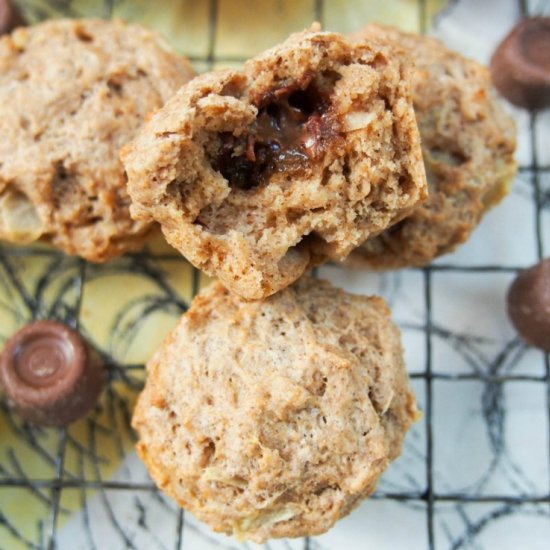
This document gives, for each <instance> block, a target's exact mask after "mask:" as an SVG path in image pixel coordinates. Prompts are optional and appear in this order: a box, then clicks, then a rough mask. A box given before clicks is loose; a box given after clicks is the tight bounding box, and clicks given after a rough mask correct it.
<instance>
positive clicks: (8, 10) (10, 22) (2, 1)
mask: <svg viewBox="0 0 550 550" xmlns="http://www.w3.org/2000/svg"><path fill="white" fill-rule="evenodd" d="M24 24H25V21H24V20H23V17H21V14H20V13H19V11H18V10H17V8H16V7H15V6H14V4H13V2H10V1H9V0H0V35H2V34H6V33H9V32H11V31H12V30H13V29H15V27H20V26H21V25H24Z"/></svg>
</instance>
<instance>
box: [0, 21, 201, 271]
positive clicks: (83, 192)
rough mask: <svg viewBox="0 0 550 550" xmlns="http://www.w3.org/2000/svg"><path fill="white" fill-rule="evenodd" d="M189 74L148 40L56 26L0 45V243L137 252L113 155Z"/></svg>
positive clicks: (85, 252) (134, 31)
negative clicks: (0, 240)
mask: <svg viewBox="0 0 550 550" xmlns="http://www.w3.org/2000/svg"><path fill="white" fill-rule="evenodd" d="M192 75H193V71H192V69H191V66H190V65H189V63H188V62H187V60H185V59H183V58H182V57H179V56H177V55H176V54H175V53H173V52H172V51H171V50H170V49H169V47H168V46H167V44H165V42H164V41H163V40H162V39H161V38H160V37H159V36H157V35H156V34H154V33H152V32H150V31H148V30H146V29H144V28H141V27H139V26H135V25H126V24H124V23H122V22H120V21H112V22H111V21H100V20H80V21H78V20H70V21H69V20H57V21H48V22H46V23H41V24H39V25H36V26H34V27H27V28H20V29H17V30H16V31H14V32H13V33H12V34H11V35H7V36H5V37H3V38H2V39H0V238H1V239H5V240H7V241H11V242H15V243H30V242H33V241H36V240H38V239H40V240H42V241H46V242H49V243H52V244H53V245H55V246H57V247H59V248H61V249H62V250H64V251H65V252H66V253H68V254H77V255H79V256H82V257H84V258H86V259H88V260H91V261H104V260H107V259H109V258H112V257H114V256H117V255H119V254H121V253H123V252H124V251H126V250H132V249H136V248H138V247H140V246H141V245H142V243H143V241H144V238H145V234H146V233H147V231H148V230H149V229H150V227H151V224H150V223H149V222H144V221H134V220H132V219H131V217H130V212H129V203H130V199H129V197H128V193H127V190H126V176H125V173H124V169H123V167H122V165H121V163H120V160H119V158H118V150H119V148H120V147H121V146H122V145H124V144H125V143H127V142H128V141H129V140H130V139H131V138H133V137H134V136H135V134H136V133H137V130H138V128H139V127H140V126H141V124H142V123H143V121H144V119H145V117H146V116H147V115H148V114H150V113H151V112H152V111H154V110H155V109H158V108H159V107H161V106H162V105H163V104H164V102H165V101H166V100H167V99H168V98H169V97H170V96H171V95H172V94H173V93H174V92H175V91H176V90H177V89H178V88H179V87H180V86H181V85H182V84H184V83H185V82H187V81H188V80H189V79H190V78H191V76H192Z"/></svg>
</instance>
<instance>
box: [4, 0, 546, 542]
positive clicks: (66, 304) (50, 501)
mask: <svg viewBox="0 0 550 550" xmlns="http://www.w3.org/2000/svg"><path fill="white" fill-rule="evenodd" d="M220 1H222V0H220ZM328 1H329V0H327V2H324V1H323V0H315V1H314V2H312V13H311V18H312V19H314V20H317V21H320V22H321V23H323V18H324V14H325V9H326V5H325V4H326V3H328ZM428 2H429V0H418V5H417V9H418V21H419V27H420V28H419V29H418V30H419V31H420V32H425V30H426V28H427V27H428V23H429V21H428V19H429V15H428ZM29 4H30V5H31V7H30V8H29V7H28V6H27V8H28V9H31V8H32V4H33V3H32V2H29ZM52 4H57V5H58V7H59V9H60V10H61V11H62V12H63V13H65V14H68V15H69V16H79V15H80V14H79V12H78V11H77V9H76V8H74V6H73V3H72V2H52ZM115 4H116V1H115V0H105V1H104V2H103V5H102V14H101V15H102V16H104V17H107V18H108V17H110V16H111V15H112V13H113V8H114V6H115ZM519 5H520V10H521V13H522V14H523V15H528V14H529V13H530V8H532V6H531V5H530V4H528V2H527V1H525V0H522V1H520V2H519ZM541 5H542V4H541ZM534 9H535V11H536V10H537V9H538V8H537V7H536V6H535V8H534ZM532 12H533V10H531V13H532ZM219 13H220V2H219V1H218V0H209V1H208V14H209V15H208V24H207V26H206V31H205V32H206V33H207V40H208V46H207V53H206V55H193V54H192V55H189V57H190V58H191V60H192V61H193V62H195V63H196V64H197V65H199V66H201V67H204V68H207V69H208V68H212V67H213V66H214V65H215V64H217V63H230V64H235V63H236V64H238V63H241V62H243V61H244V58H243V57H240V56H226V57H224V56H219V55H216V42H217V35H216V30H217V28H218V17H219ZM45 15H46V14H44V13H42V12H40V10H39V8H36V12H35V18H36V19H42V18H44V17H45ZM537 116H538V115H537V114H535V113H533V114H531V115H530V121H529V133H530V139H531V151H532V153H531V158H530V162H529V163H528V164H526V165H523V166H520V175H521V176H522V177H524V178H526V179H527V180H528V181H529V183H530V185H531V186H532V197H533V201H534V212H535V215H534V220H533V230H534V233H535V239H536V254H537V257H538V258H539V259H540V258H542V257H543V254H544V242H543V221H542V215H543V210H544V209H545V208H548V207H549V205H550V189H549V190H545V189H544V188H543V181H542V179H543V177H544V176H546V175H548V174H549V173H550V166H542V165H540V164H539V158H538V153H537V151H538V148H537V144H536V140H537V135H536V131H535V129H536V125H537ZM121 262H122V264H121V267H120V268H119V267H112V266H109V265H108V266H104V267H98V266H93V265H90V264H87V263H86V262H84V261H82V260H77V259H70V258H63V257H62V256H61V255H60V254H59V253H57V252H55V251H53V250H51V249H46V248H36V247H34V248H15V247H10V246H7V245H3V246H1V247H0V267H1V278H2V279H1V280H2V284H3V285H4V286H5V287H9V288H10V289H12V290H11V291H10V292H12V293H13V297H14V300H19V301H21V302H22V304H23V308H24V310H25V311H26V312H27V314H28V316H27V317H25V315H23V316H22V315H17V313H15V315H16V317H17V324H22V323H23V322H26V321H28V320H30V319H36V318H41V317H48V318H57V319H60V320H62V321H65V322H68V323H70V324H72V325H73V326H75V327H77V328H79V329H81V330H83V331H84V332H85V331H86V327H85V326H83V323H82V311H83V300H84V292H83V291H84V289H85V287H86V285H87V284H89V283H90V281H91V282H93V281H97V280H100V279H101V277H104V276H115V275H116V274H117V273H118V271H117V270H120V271H124V272H139V273H141V274H143V275H144V276H146V277H148V278H149V279H150V280H151V281H153V282H154V283H155V285H156V290H155V292H156V294H155V297H154V298H151V299H150V300H146V301H145V303H143V302H139V303H138V302H137V301H136V302H133V303H132V304H131V305H130V306H129V308H130V309H131V308H132V307H134V306H135V307H137V311H136V312H134V313H133V315H134V317H133V319H134V321H133V322H130V321H128V319H127V318H125V317H124V315H127V314H128V311H126V313H125V314H124V315H121V316H120V317H119V318H118V319H117V322H116V323H115V324H117V325H118V326H122V327H123V329H121V330H125V331H127V332H128V331H132V330H133V331H134V334H135V331H138V330H139V329H140V326H139V324H140V322H141V321H142V320H143V319H144V317H146V316H147V314H149V313H151V312H154V311H158V310H160V309H162V310H163V311H164V310H166V309H168V310H170V311H171V314H172V317H173V318H175V317H177V316H178V315H180V314H181V313H182V312H184V311H185V310H186V308H187V304H188V303H189V301H190V299H191V298H192V296H193V295H195V294H196V293H197V292H198V290H199V287H200V286H201V284H202V282H203V281H202V279H201V275H200V274H199V273H198V272H197V271H196V270H192V273H191V274H190V280H191V288H189V289H186V290H185V291H183V292H181V293H178V292H177V291H175V290H174V289H173V288H172V286H171V285H170V284H168V283H167V282H166V271H170V269H173V266H174V265H176V264H179V265H180V267H181V269H184V270H189V271H190V270H191V268H190V266H189V265H188V264H187V263H186V262H185V260H184V259H182V258H180V257H179V256H177V255H173V254H171V253H163V254H155V253H150V252H149V251H145V252H143V253H139V254H131V255H129V256H128V257H127V258H125V259H124V260H122V261H121ZM31 264H32V265H36V264H39V266H40V269H41V270H42V271H41V273H39V275H38V277H37V279H36V280H37V283H36V284H35V285H34V286H33V287H32V289H31V290H29V289H28V288H27V287H26V285H25V281H24V278H23V279H22V277H21V274H22V273H23V275H24V274H25V273H26V272H28V271H29V270H31V271H32V270H33V269H34V268H33V267H32V265H31ZM167 265H170V266H171V267H169V268H167V267H166V266H167ZM523 267H525V266H504V265H498V264H494V265H476V266H469V265H464V266H461V265H458V264H452V265H451V264H442V263H438V264H436V265H433V266H430V267H426V268H423V269H419V270H416V271H417V273H418V275H419V277H420V278H421V280H422V295H423V297H422V300H423V304H424V308H425V309H424V311H425V318H424V319H423V321H422V322H421V323H420V324H419V326H418V327H417V328H418V329H419V330H420V331H421V333H422V335H423V336H422V337H423V341H424V343H423V346H424V351H425V364H424V369H423V370H422V371H420V372H414V373H412V374H411V378H412V379H413V381H417V383H418V384H421V385H423V392H424V395H425V402H424V406H423V409H424V410H423V412H424V417H423V423H424V429H425V434H426V437H425V449H424V450H423V457H424V458H425V462H424V464H425V465H424V476H425V488H423V489H421V490H409V491H403V490H399V491H392V490H385V489H384V488H382V489H379V490H378V491H377V492H376V493H375V494H374V495H373V496H372V499H373V500H375V501H395V502H399V503H405V504H406V503H409V504H411V505H413V506H414V505H416V504H418V505H421V506H422V507H425V509H426V514H425V518H426V521H425V531H426V546H427V548H429V549H430V550H432V549H435V548H436V547H437V548H442V547H443V545H440V544H439V543H437V541H436V536H435V529H434V523H435V513H436V508H437V506H438V505H439V504H440V503H452V504H457V505H458V504H460V505H461V504H472V503H478V504H498V505H499V508H498V510H497V512H496V514H500V515H506V514H507V513H509V512H510V510H512V509H514V508H516V507H521V506H524V505H536V506H537V510H539V511H541V510H542V513H544V514H546V515H547V516H548V515H549V511H550V486H549V487H544V488H542V489H541V490H533V491H531V492H529V493H525V492H518V493H517V494H497V493H483V494H479V495H477V494H471V493H468V492H454V491H441V490H439V489H438V488H436V486H435V484H434V445H435V431H434V414H433V408H434V406H433V402H434V394H435V389H434V383H435V382H436V381H438V380H443V381H448V382H458V381H468V380H473V381H480V382H482V383H483V384H484V385H485V386H486V387H490V388H492V389H493V390H494V391H497V392H498V391H499V390H500V389H501V388H502V386H503V384H505V383H508V382H524V383H530V384H537V385H542V386H544V387H545V394H546V416H547V428H546V436H547V437H546V440H545V441H544V442H542V441H541V442H539V444H540V445H546V447H547V449H546V451H547V456H548V457H550V428H549V426H550V364H549V358H548V356H546V355H543V354H540V357H539V358H538V359H537V361H542V362H543V369H544V370H543V372H542V374H529V373H527V374H526V373H521V374H514V373H513V372H510V371H507V372H502V370H501V369H499V368H498V367H499V365H501V364H502V362H503V361H504V360H505V359H507V358H509V356H510V355H511V354H514V353H515V354H517V353H518V350H523V349H524V347H523V346H522V344H521V343H520V342H519V340H517V339H515V340H514V341H513V342H511V344H510V345H508V346H506V347H505V348H504V349H503V350H502V353H501V354H500V355H498V356H497V358H496V359H495V361H494V363H493V364H492V367H493V368H489V369H488V370H487V371H484V372H474V373H459V374H455V373H448V372H443V371H442V372H440V371H439V369H438V368H437V367H438V365H437V364H436V360H435V358H434V337H435V335H436V332H437V330H439V329H438V327H437V326H436V325H435V324H434V320H433V311H434V300H435V298H434V291H433V279H434V276H437V275H438V274H439V273H454V274H458V275H460V274H466V273H486V274H502V273H508V274H514V273H516V272H517V271H518V270H519V269H521V268H523ZM54 279H55V282H54ZM52 285H54V286H55V288H54V291H53V295H54V297H53V298H52V299H49V298H48V299H47V300H46V298H45V296H46V292H45V289H47V288H48V287H51V286H52ZM136 304H137V305H136ZM3 306H5V307H7V308H8V309H10V304H3ZM11 309H13V308H11ZM27 314H26V315H27ZM3 336H9V334H8V335H3ZM102 352H103V353H104V355H105V359H106V362H107V364H108V366H109V380H108V385H107V389H106V392H105V393H106V398H105V400H104V402H103V404H102V405H99V406H98V407H99V409H100V410H99V411H95V412H94V414H92V415H91V416H90V418H87V419H86V420H85V421H84V422H85V428H84V429H83V431H84V433H85V436H84V438H82V437H80V436H77V435H74V434H73V432H72V430H71V429H65V428H61V429H59V430H42V429H40V428H36V427H32V426H28V425H26V424H24V423H21V422H20V421H19V420H18V419H17V418H16V417H15V416H12V415H11V413H10V411H9V409H8V408H7V407H6V406H5V405H4V404H2V415H3V418H4V421H5V424H6V426H7V429H8V430H9V431H10V433H12V434H14V435H15V437H16V438H17V439H18V440H22V441H24V442H25V444H26V445H27V447H28V448H29V449H31V450H32V452H33V453H34V454H35V455H36V456H37V457H39V458H38V459H39V460H40V461H42V462H44V463H45V464H46V467H45V469H44V470H43V471H44V472H46V473H45V474H43V475H41V476H33V475H30V474H29V473H28V468H26V466H25V464H23V463H22V461H21V459H20V458H18V455H17V452H16V450H14V449H13V448H12V447H9V448H8V449H7V451H6V454H5V457H4V456H2V457H1V459H0V547H2V548H4V547H5V548H11V547H14V548H15V547H22V548H24V547H28V548H33V549H44V548H47V549H48V550H54V549H55V548H57V547H58V546H59V538H58V531H59V525H60V518H62V517H64V516H66V515H70V513H71V510H73V509H75V508H78V507H80V508H82V509H83V510H84V531H85V533H84V534H83V535H82V536H83V541H84V539H86V540H87V542H86V543H84V542H82V543H80V542H75V546H74V547H75V548H79V547H91V548H93V547H96V548H101V547H102V546H104V544H105V541H103V544H102V543H101V542H100V541H97V540H94V535H93V533H92V532H91V531H92V528H91V527H90V523H91V520H90V517H89V515H88V514H87V512H86V510H87V492H93V493H94V494H99V495H100V497H101V499H100V500H101V502H102V506H103V507H104V508H105V514H106V517H107V519H108V520H109V521H110V522H111V523H112V524H113V525H114V529H115V531H116V533H117V537H118V541H119V542H120V545H121V547H129V548H138V547H140V546H139V545H138V544H137V543H136V541H135V539H133V538H132V537H130V536H129V534H128V532H127V531H126V529H125V528H124V526H123V525H121V524H120V522H119V520H118V519H117V517H116V515H115V513H114V512H113V509H112V506H111V504H110V500H109V498H108V495H112V494H114V493H116V492H117V491H119V492H128V491H131V492H132V493H135V494H139V493H140V492H147V493H150V494H152V495H153V498H156V499H158V500H159V501H160V500H161V499H162V497H161V496H160V495H159V494H158V493H157V490H156V488H155V487H154V485H153V484H152V482H151V481H150V480H149V479H148V478H146V477H144V478H143V479H139V480H135V479H128V480H125V479H122V480H120V479H109V478H107V477H106V476H105V475H104V473H103V470H102V467H103V466H102V461H105V460H107V459H105V457H104V456H102V449H101V440H102V438H110V440H111V442H114V443H113V445H114V447H115V451H114V453H115V454H116V456H117V457H118V458H119V459H120V460H122V459H124V457H125V455H126V454H127V452H128V450H129V448H130V447H129V444H128V442H130V444H131V441H132V438H133V436H132V435H131V429H130V427H129V419H130V416H131V404H132V398H130V397H128V393H126V392H125V391H124V390H121V389H120V388H121V387H122V388H126V389H127V390H129V391H130V393H132V394H135V393H137V392H138V391H139V389H140V387H141V384H142V380H143V368H144V367H143V365H142V364H132V363H131V362H130V363H128V362H125V363H121V362H119V361H118V360H117V357H116V353H113V350H112V349H109V350H105V349H103V350H102ZM490 412H491V411H490V410H489V413H490ZM68 456H71V457H74V456H76V457H77V458H76V459H74V460H73V458H71V462H72V464H71V466H70V467H69V466H68V460H69V459H68V458H67V457H68ZM38 470H40V468H38ZM548 470H549V471H550V459H549V460H548ZM549 475H550V474H549ZM6 491H9V492H6ZM14 491H15V492H16V493H17V495H22V494H25V495H28V498H29V499H34V500H37V501H39V502H40V506H41V508H40V513H38V514H37V515H36V517H37V522H36V523H37V527H36V529H35V531H36V532H35V535H34V536H30V535H29V534H28V533H27V532H26V531H25V530H23V529H22V528H21V527H20V526H19V525H18V522H17V518H16V517H15V516H14V515H13V513H12V512H9V511H8V506H7V502H8V496H4V497H2V494H4V495H11V496H10V497H9V498H12V497H13V495H16V493H14ZM71 491H72V492H73V493H74V495H75V498H76V501H77V503H76V505H75V504H74V503H73V504H72V505H71V503H70V502H69V501H68V504H67V503H65V502H64V499H63V495H64V493H65V492H71ZM138 508H139V505H138ZM171 510H172V509H171ZM172 513H174V514H175V519H174V522H173V532H172V533H170V534H167V535H166V539H167V540H168V541H169V543H168V544H165V543H163V544H160V543H159V546H161V547H171V548H176V549H182V548H187V547H188V548H193V545H192V543H191V542H188V541H187V539H188V537H190V536H191V539H192V535H193V527H189V526H188V522H187V518H186V517H185V516H184V512H183V510H176V511H174V510H172ZM10 514H11V515H10ZM493 515H494V514H493ZM138 521H141V522H142V523H143V525H145V523H146V520H145V516H144V515H143V516H142V517H140V518H138ZM145 527H147V526H145ZM482 527H483V520H482V522H480V523H478V524H475V525H474V524H472V525H470V527H469V529H470V532H469V534H468V535H467V536H470V537H473V536H475V532H476V529H481V528H482ZM147 528H148V529H149V530H151V531H154V527H152V526H151V525H149V526H148V527H147ZM86 532H87V534H86ZM2 533H4V535H2ZM8 536H9V537H8ZM152 536H153V537H154V533H153V535H152ZM191 539H190V540H191ZM3 540H4V541H7V540H9V541H10V542H9V543H6V542H2V541H3ZM113 544H114V545H115V546H116V544H117V543H116V542H113ZM228 544H229V543H228ZM296 544H298V545H296ZM296 544H295V543H293V544H292V546H291V545H290V543H284V545H283V546H282V548H293V549H295V548H296V549H297V548H303V549H304V550H309V549H314V548H322V547H323V546H322V545H321V544H319V543H317V542H316V539H310V538H305V539H303V540H302V541H298V542H297V543H296ZM220 545H222V546H223V544H221V543H220ZM450 546H451V547H456V548H458V547H460V541H458V543H457V541H455V542H454V543H453V544H451V545H450ZM224 547H231V548H233V547H236V546H224ZM239 547H240V546H239ZM243 547H244V548H246V547H247V546H246V545H245V546H243Z"/></svg>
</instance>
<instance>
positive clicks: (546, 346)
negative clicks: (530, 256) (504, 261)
mask: <svg viewBox="0 0 550 550" xmlns="http://www.w3.org/2000/svg"><path fill="white" fill-rule="evenodd" d="M508 316H509V317H510V320H511V321H512V324H513V325H514V326H515V328H516V330H517V331H518V333H519V334H520V336H521V337H522V338H523V339H524V340H525V341H526V342H527V343H529V344H531V345H532V346H536V347H537V348H540V349H542V350H544V351H546V352H548V353H550V258H546V259H545V260H543V261H542V262H540V263H538V264H537V265H535V266H533V267H531V268H529V269H526V270H525V271H522V272H521V273H520V274H519V275H518V276H517V277H516V279H515V281H514V282H513V283H512V286H511V287H510V289H509V290H508Z"/></svg>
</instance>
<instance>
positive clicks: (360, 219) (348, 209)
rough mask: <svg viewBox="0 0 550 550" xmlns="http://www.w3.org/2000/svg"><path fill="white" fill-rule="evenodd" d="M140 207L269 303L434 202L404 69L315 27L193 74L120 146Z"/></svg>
mask: <svg viewBox="0 0 550 550" xmlns="http://www.w3.org/2000/svg"><path fill="white" fill-rule="evenodd" d="M122 158H123V162H124V165H125V167H126V170H127V173H128V189H129V192H130V196H131V197H132V207H131V211H132V215H133V216H134V217H135V218H136V219H140V220H146V221H149V220H155V221H157V222H159V223H160V225H161V227H162V230H163V233H164V235H165V236H166V239H167V240H168V242H169V243H170V244H171V245H172V246H174V247H175V248H177V249H178V250H179V251H180V252H181V253H182V254H183V255H184V256H186V257H187V258H188V259H189V260H190V261H191V262H192V263H193V264H194V265H195V266H197V267H198V268H200V269H203V270H204V271H206V272H207V273H208V274H210V275H215V276H217V277H218V278H219V280H220V281H221V282H222V283H223V284H224V285H225V286H227V287H228V288H229V289H230V290H231V291H232V292H235V293H237V294H239V295H240V296H243V297H245V298H248V299H261V298H264V297H266V296H269V295H271V294H273V293H275V292H277V291H279V290H281V289H282V288H284V287H286V286H288V285H289V284H291V283H292V282H293V281H295V280H296V279H298V278H299V277H300V276H301V275H302V274H303V273H304V272H305V271H306V270H307V269H308V268H309V267H311V266H312V265H316V264H319V263H321V262H323V261H325V260H327V259H343V258H344V257H345V256H347V255H348V254H349V252H350V251H351V250H352V249H353V248H354V247H356V246H357V245H359V244H360V243H361V242H363V241H364V240H365V239H366V238H367V237H369V236H370V235H374V234H377V233H379V232H380V231H382V230H383V229H385V228H386V227H388V226H389V225H391V224H392V223H395V222H397V221H398V220H400V219H401V218H403V217H404V216H405V215H407V214H408V213H409V212H410V211H411V209H412V208H413V207H414V206H416V205H417V203H418V202H419V201H420V200H423V199H424V198H425V193H426V178H425V173H424V166H423V163H422V155H421V150H420V142H419V136H418V128H417V125H416V121H415V117H414V112H413V108H412V99H411V94H410V86H409V73H408V70H407V67H406V66H405V65H404V64H403V63H402V62H401V58H400V57H399V56H396V55H395V54H394V53H393V51H392V49H391V48H389V47H388V46H386V45H381V44H378V43H377V44H374V45H371V44H370V43H368V42H365V43H364V44H361V45H356V46H354V45H352V44H350V43H349V41H348V40H347V39H346V38H345V37H343V36H341V35H339V34H335V33H328V32H320V31H319V30H318V29H317V27H313V28H312V29H310V30H307V31H304V32H302V33H298V34H295V35H292V36H290V37H289V38H288V39H287V40H286V41H285V42H283V43H282V44H279V45H278V46H275V47H274V48H272V49H270V50H268V51H266V52H263V53H261V54H259V55H258V56H257V57H255V58H253V59H251V60H249V61H247V62H246V63H245V66H244V68H243V70H234V69H230V70H225V71H220V72H215V73H209V74H206V75H202V76H199V77H197V78H195V79H194V80H193V81H192V82H190V83H189V84H187V85H186V86H184V87H183V88H182V89H181V90H180V91H179V92H178V93H177V94H176V95H175V96H174V97H173V98H172V99H171V100H170V101H169V102H168V103H167V104H166V105H165V106H164V108H163V109H161V110H160V111H159V112H158V113H156V115H155V116H154V117H153V118H152V119H151V121H150V122H149V123H148V124H147V125H146V126H145V127H144V128H143V130H142V131H141V132H140V134H139V136H138V137H137V138H136V139H135V140H134V141H133V142H132V143H131V144H130V145H129V146H128V147H126V148H125V149H124V150H123V153H122Z"/></svg>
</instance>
